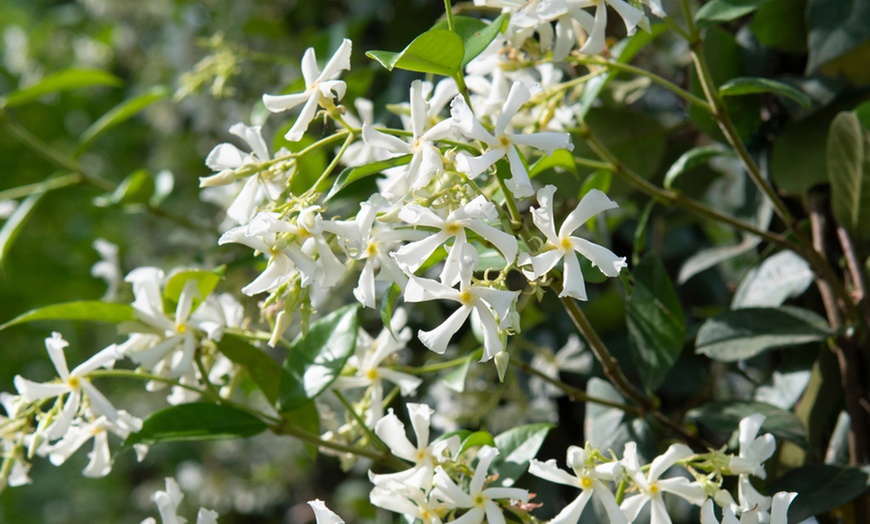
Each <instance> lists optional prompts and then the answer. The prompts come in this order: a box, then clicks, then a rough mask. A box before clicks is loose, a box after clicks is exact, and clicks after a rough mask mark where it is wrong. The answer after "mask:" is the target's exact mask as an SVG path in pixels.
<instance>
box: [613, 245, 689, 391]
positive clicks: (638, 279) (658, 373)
mask: <svg viewBox="0 0 870 524" xmlns="http://www.w3.org/2000/svg"><path fill="white" fill-rule="evenodd" d="M632 274H633V276H634V289H632V290H631V295H629V297H628V300H627V301H626V307H625V323H626V326H627V327H628V340H629V343H630V347H631V356H632V358H633V359H634V362H635V365H636V367H637V370H638V373H639V374H640V376H641V379H642V380H643V384H644V386H646V387H647V388H648V389H649V390H650V391H655V390H656V389H657V388H658V387H659V386H660V385H661V383H662V381H664V379H665V376H666V375H667V373H668V371H670V369H671V367H673V365H674V363H675V362H676V361H677V358H679V356H680V353H682V351H683V342H684V339H685V337H686V319H685V317H684V316H683V307H682V306H681V305H680V299H679V297H678V296H677V292H676V290H675V289H674V285H673V284H672V283H671V279H670V277H668V273H667V271H666V270H665V266H664V264H662V261H661V260H660V259H659V258H658V257H657V256H656V255H654V254H653V253H647V254H646V255H645V256H644V257H643V259H641V261H640V264H638V265H637V266H636V267H635V268H634V270H633V271H632Z"/></svg>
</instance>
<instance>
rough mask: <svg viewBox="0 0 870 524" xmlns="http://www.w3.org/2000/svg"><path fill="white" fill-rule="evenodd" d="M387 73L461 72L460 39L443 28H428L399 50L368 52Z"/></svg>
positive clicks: (447, 73) (462, 49) (446, 74)
mask: <svg viewBox="0 0 870 524" xmlns="http://www.w3.org/2000/svg"><path fill="white" fill-rule="evenodd" d="M366 56H367V57H369V58H371V59H373V60H377V61H378V62H379V63H380V64H381V65H382V66H384V67H385V68H387V70H388V71H392V70H393V69H406V70H408V71H416V72H418V73H432V74H435V75H444V76H453V75H454V74H456V73H458V72H459V71H461V69H462V63H463V62H462V59H463V57H464V56H465V44H464V43H463V41H462V37H460V36H459V35H457V34H456V33H454V32H452V31H448V30H446V29H430V30H428V31H426V32H425V33H423V34H421V35H420V36H418V37H417V38H415V39H414V41H413V42H411V43H410V44H408V47H406V48H405V49H404V50H403V51H401V52H398V53H395V52H392V51H368V52H366Z"/></svg>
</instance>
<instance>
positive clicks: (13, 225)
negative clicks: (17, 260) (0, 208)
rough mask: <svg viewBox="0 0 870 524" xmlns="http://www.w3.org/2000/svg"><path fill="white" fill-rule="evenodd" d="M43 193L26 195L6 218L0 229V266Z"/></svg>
mask: <svg viewBox="0 0 870 524" xmlns="http://www.w3.org/2000/svg"><path fill="white" fill-rule="evenodd" d="M43 195H45V192H39V193H33V194H32V195H30V196H28V197H27V198H25V199H24V200H23V201H22V202H21V203H20V204H19V205H18V207H16V208H15V211H13V212H12V215H10V216H9V218H7V219H6V222H5V223H4V224H3V229H0V266H2V265H4V264H5V263H6V258H7V256H8V255H9V250H10V249H12V244H14V243H15V239H16V238H17V237H18V234H19V233H21V230H22V229H23V228H24V224H26V223H27V220H28V219H29V218H30V216H31V213H32V212H33V210H34V209H36V205H37V204H38V203H39V201H40V200H42V197H43Z"/></svg>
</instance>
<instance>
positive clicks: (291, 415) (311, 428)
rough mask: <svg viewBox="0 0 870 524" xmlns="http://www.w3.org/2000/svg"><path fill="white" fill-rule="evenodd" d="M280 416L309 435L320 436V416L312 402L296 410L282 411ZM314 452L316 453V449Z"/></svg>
mask: <svg viewBox="0 0 870 524" xmlns="http://www.w3.org/2000/svg"><path fill="white" fill-rule="evenodd" d="M281 416H282V417H283V418H284V419H286V420H287V421H289V422H290V423H292V424H293V425H294V426H297V427H300V428H302V429H304V430H306V431H308V432H309V433H314V434H315V435H319V434H320V414H319V413H318V412H317V405H316V404H315V403H314V402H306V403H305V404H302V406H300V407H298V408H296V409H293V410H290V411H282V412H281ZM314 451H315V452H316V451H317V449H316V447H315V449H314Z"/></svg>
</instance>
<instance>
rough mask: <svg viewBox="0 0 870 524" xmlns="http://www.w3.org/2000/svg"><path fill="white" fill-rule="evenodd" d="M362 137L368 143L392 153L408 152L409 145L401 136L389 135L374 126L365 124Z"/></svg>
mask: <svg viewBox="0 0 870 524" xmlns="http://www.w3.org/2000/svg"><path fill="white" fill-rule="evenodd" d="M362 137H363V140H364V141H365V143H366V144H368V145H370V146H372V147H380V148H381V149H386V150H387V151H390V152H392V153H408V152H409V147H410V146H409V145H408V143H407V142H405V141H404V140H402V139H400V138H399V137H396V136H393V135H388V134H386V133H383V132H381V131H378V130H377V129H375V128H374V127H372V126H370V125H368V124H363V128H362Z"/></svg>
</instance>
